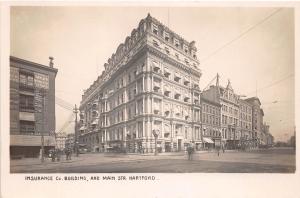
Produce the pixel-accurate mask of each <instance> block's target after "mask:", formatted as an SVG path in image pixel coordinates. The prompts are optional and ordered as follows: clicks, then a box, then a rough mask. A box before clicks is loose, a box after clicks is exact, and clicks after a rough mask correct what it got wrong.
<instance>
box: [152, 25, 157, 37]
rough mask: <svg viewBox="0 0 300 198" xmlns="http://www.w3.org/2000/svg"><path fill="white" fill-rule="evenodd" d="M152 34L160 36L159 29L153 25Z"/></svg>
mask: <svg viewBox="0 0 300 198" xmlns="http://www.w3.org/2000/svg"><path fill="white" fill-rule="evenodd" d="M152 32H153V33H154V34H156V35H158V27H157V26H156V25H154V24H153V25H152Z"/></svg>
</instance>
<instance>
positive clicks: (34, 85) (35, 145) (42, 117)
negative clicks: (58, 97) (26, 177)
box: [10, 56, 57, 157]
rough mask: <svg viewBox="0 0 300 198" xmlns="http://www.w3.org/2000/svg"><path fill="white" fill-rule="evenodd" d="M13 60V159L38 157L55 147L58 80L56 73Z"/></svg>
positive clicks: (11, 61) (11, 132)
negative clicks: (56, 86) (43, 150)
mask: <svg viewBox="0 0 300 198" xmlns="http://www.w3.org/2000/svg"><path fill="white" fill-rule="evenodd" d="M52 60H53V58H51V57H50V65H49V66H46V65H41V64H38V63H34V62H30V61H27V60H23V59H20V58H16V57H13V56H11V57H10V155H11V157H17V156H24V157H37V156H38V155H39V153H40V149H41V145H42V135H43V137H44V148H45V151H46V152H47V150H49V149H50V148H54V147H55V138H54V136H52V135H51V134H54V130H55V77H56V74H57V69H56V68H53V62H52Z"/></svg>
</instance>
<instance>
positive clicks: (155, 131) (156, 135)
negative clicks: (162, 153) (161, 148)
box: [152, 129, 160, 155]
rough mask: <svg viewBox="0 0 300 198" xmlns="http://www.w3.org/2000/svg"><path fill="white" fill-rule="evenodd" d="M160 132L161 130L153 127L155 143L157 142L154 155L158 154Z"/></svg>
mask: <svg viewBox="0 0 300 198" xmlns="http://www.w3.org/2000/svg"><path fill="white" fill-rule="evenodd" d="M159 133H160V132H159V130H155V129H153V131H152V134H153V136H154V144H155V151H154V155H157V138H158V135H159Z"/></svg>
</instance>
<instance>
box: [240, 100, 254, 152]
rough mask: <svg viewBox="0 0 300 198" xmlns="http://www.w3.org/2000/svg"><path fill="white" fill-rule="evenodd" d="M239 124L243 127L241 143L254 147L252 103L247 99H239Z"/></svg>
mask: <svg viewBox="0 0 300 198" xmlns="http://www.w3.org/2000/svg"><path fill="white" fill-rule="evenodd" d="M239 105H240V108H239V113H240V118H239V122H240V123H239V126H240V129H241V144H245V146H249V147H253V146H254V143H253V137H254V134H253V130H252V105H251V104H250V103H249V102H247V101H246V100H242V99H240V100H239Z"/></svg>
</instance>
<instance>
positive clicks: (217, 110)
mask: <svg viewBox="0 0 300 198" xmlns="http://www.w3.org/2000/svg"><path fill="white" fill-rule="evenodd" d="M200 103H201V107H202V108H201V116H202V138H203V141H202V142H203V146H204V148H206V149H207V148H212V147H215V146H221V138H222V136H221V104H220V103H218V102H217V101H216V100H215V99H214V98H213V97H209V95H207V94H205V93H204V94H201V100H200Z"/></svg>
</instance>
